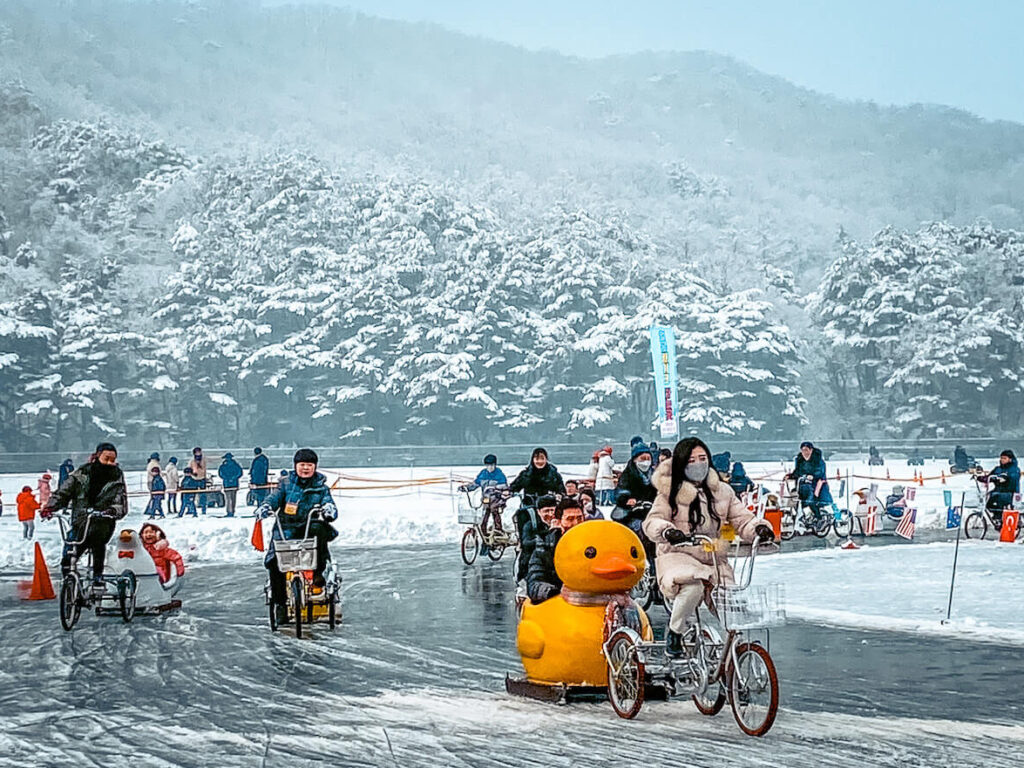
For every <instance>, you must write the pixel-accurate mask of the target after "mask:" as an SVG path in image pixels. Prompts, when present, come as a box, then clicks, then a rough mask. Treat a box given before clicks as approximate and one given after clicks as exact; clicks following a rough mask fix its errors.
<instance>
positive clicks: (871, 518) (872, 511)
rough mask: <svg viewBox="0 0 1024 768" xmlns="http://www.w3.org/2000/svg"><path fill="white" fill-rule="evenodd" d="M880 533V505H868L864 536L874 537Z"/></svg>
mask: <svg viewBox="0 0 1024 768" xmlns="http://www.w3.org/2000/svg"><path fill="white" fill-rule="evenodd" d="M876 533H878V505H877V504H868V517H867V520H866V521H865V524H864V535H865V536H874V535H875V534H876Z"/></svg>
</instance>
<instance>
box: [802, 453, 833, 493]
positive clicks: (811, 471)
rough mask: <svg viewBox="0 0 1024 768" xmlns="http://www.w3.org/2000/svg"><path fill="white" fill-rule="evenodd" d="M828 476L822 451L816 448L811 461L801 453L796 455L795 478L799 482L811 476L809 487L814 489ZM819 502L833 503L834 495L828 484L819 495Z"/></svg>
mask: <svg viewBox="0 0 1024 768" xmlns="http://www.w3.org/2000/svg"><path fill="white" fill-rule="evenodd" d="M827 474H828V469H827V467H826V466H825V459H824V458H822V456H821V449H819V448H814V449H813V450H811V458H809V459H805V458H804V457H803V454H800V453H798V454H797V455H796V463H795V464H794V466H793V476H794V477H795V478H797V480H799V479H800V478H802V477H804V476H806V475H810V476H811V482H810V483H809V485H811V486H812V487H813V486H815V485H817V484H818V481H819V480H827ZM812 493H813V491H812ZM817 501H819V502H821V503H822V504H831V503H832V493H831V491H829V488H828V482H826V483H825V484H824V485H823V486H822V487H821V493H820V494H818V496H817Z"/></svg>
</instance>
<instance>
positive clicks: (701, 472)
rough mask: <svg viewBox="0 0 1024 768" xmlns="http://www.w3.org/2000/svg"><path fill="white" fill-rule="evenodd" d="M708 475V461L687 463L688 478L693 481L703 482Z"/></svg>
mask: <svg viewBox="0 0 1024 768" xmlns="http://www.w3.org/2000/svg"><path fill="white" fill-rule="evenodd" d="M707 476H708V463H707V462H706V461H695V462H693V463H692V464H687V465H686V479H687V480H689V481H690V482H691V483H702V482H704V479H705V478H706V477H707Z"/></svg>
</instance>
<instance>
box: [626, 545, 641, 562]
mask: <svg viewBox="0 0 1024 768" xmlns="http://www.w3.org/2000/svg"><path fill="white" fill-rule="evenodd" d="M629 554H630V556H631V557H632V558H633V559H634V560H636V558H637V557H639V555H640V553H639V552H637V551H636V547H631V548H630V550H629Z"/></svg>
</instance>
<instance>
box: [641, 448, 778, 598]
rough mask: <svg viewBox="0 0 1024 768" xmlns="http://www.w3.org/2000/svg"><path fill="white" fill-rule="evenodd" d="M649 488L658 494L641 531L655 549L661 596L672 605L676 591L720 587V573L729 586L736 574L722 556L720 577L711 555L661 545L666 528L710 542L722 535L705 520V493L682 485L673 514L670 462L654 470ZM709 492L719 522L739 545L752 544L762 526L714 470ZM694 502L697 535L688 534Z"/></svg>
mask: <svg viewBox="0 0 1024 768" xmlns="http://www.w3.org/2000/svg"><path fill="white" fill-rule="evenodd" d="M651 484H652V485H653V486H654V487H655V488H656V489H657V490H658V498H656V499H655V500H654V506H653V507H651V511H650V512H649V513H648V514H647V519H646V520H644V525H643V529H644V533H645V534H646V535H647V538H649V539H650V540H651V541H653V542H655V543H656V544H657V545H658V555H657V560H656V561H655V564H656V566H657V569H658V586H659V587H661V591H662V594H664V595H665V597H667V598H669V599H675V596H676V595H677V594H679V588H680V587H681V586H683V585H684V584H692V583H693V582H695V581H700V580H701V579H706V580H708V581H711V582H712V583H718V581H719V575H718V573H720V574H721V581H723V582H725V583H731V582H733V581H734V574H733V572H732V568H731V567H730V566H729V564H728V562H726V558H725V555H724V554H719V555H718V563H719V572H718V573H716V570H715V565H714V564H715V560H714V555H713V553H711V552H706V551H705V550H704V548H703V547H701V546H700V545H696V546H694V545H683V546H673V545H672V544H669V543H668V542H667V541H665V531H667V530H668V529H669V528H678V529H679V530H681V531H682V532H683V533H686V534H688V535H692V534H702V535H704V536H710V537H712V538H715V537H717V536H718V535H719V534H720V532H721V525H720V524H719V523H718V522H716V521H715V520H714V518H712V517H711V515H710V514H708V500H707V498H706V497H705V494H704V491H703V490H702V489H699V488H698V487H697V486H696V485H694V484H693V483H691V482H690V481H689V480H684V481H683V484H682V485H680V486H679V490H678V492H677V493H676V512H675V513H673V512H672V507H671V506H670V505H669V502H668V497H669V493H670V492H671V490H672V462H671V461H665V462H663V463H661V464H659V465H658V469H657V470H655V472H654V477H653V478H652V479H651ZM708 488H709V489H710V490H711V496H712V499H713V503H714V505H715V512H716V513H717V514H718V516H719V518H721V520H722V522H723V523H724V522H728V523H730V524H731V525H732V527H733V528H735V529H736V535H737V536H739V537H740V538H741V539H742V540H743V541H753V539H754V528H756V527H757V525H758V523H760V522H761V521H760V520H759V519H758V518H757V517H756V516H755V515H753V514H752V513H750V512H748V511H747V509H746V507H744V506H743V503H742V502H741V501H740V500H739V499H738V498H737V497H736V494H735V493H733V490H732V488H730V487H729V485H728V484H727V483H725V482H722V480H721V479H720V478H719V477H718V473H717V472H716V471H715V470H714V468H710V470H709V472H708ZM698 496H699V497H700V504H701V511H702V512H703V513H704V522H703V523H702V524H701V525H700V526H699V527H698V528H697V530H691V528H690V517H689V515H690V512H689V511H690V502H692V501H693V500H694V499H695V498H697V497H698Z"/></svg>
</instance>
